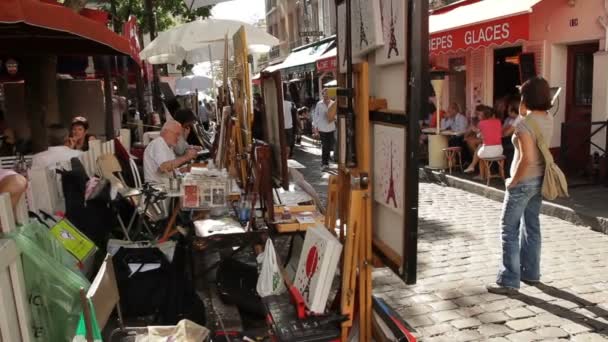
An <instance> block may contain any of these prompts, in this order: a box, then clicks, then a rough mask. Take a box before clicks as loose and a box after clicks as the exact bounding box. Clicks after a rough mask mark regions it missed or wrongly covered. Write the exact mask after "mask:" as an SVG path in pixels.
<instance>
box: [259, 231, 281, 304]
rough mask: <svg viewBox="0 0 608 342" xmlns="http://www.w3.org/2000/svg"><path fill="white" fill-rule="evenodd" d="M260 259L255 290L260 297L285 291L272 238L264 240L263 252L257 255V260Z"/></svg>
mask: <svg viewBox="0 0 608 342" xmlns="http://www.w3.org/2000/svg"><path fill="white" fill-rule="evenodd" d="M260 259H261V263H262V269H261V271H260V276H259V277H258V284H257V286H256V290H257V291H258V294H259V295H260V297H266V296H271V295H278V294H281V293H283V291H285V282H284V281H283V277H282V276H281V271H280V270H279V264H278V262H277V256H276V254H275V251H274V245H273V244H272V240H270V239H268V240H266V247H265V248H264V253H262V254H260V255H258V261H259V260H260Z"/></svg>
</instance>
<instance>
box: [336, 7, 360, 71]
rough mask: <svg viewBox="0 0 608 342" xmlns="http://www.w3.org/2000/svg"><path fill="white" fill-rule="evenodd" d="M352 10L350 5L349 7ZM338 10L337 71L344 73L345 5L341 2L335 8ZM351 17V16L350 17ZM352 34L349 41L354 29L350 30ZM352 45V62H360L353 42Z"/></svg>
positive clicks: (353, 35)
mask: <svg viewBox="0 0 608 342" xmlns="http://www.w3.org/2000/svg"><path fill="white" fill-rule="evenodd" d="M351 11H352V7H351ZM337 12H338V58H339V60H338V71H340V72H341V73H346V5H345V3H342V4H341V5H339V6H338V8H337ZM351 18H352V17H351ZM353 23H354V20H353V21H352V22H351V25H352V24H353ZM352 32H353V34H352V36H351V38H352V39H351V41H354V40H355V39H354V37H355V34H354V33H355V31H354V30H353V31H352ZM352 46H353V64H356V63H360V62H361V59H360V58H357V55H356V54H355V53H354V50H355V49H354V44H352Z"/></svg>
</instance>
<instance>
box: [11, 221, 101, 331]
mask: <svg viewBox="0 0 608 342" xmlns="http://www.w3.org/2000/svg"><path fill="white" fill-rule="evenodd" d="M35 224H36V223H32V225H35ZM31 227H32V226H31V225H26V226H25V227H24V228H23V229H20V230H19V231H17V232H16V233H14V234H11V235H9V236H10V237H11V238H12V239H13V240H14V241H15V243H16V244H17V246H18V247H19V250H20V251H21V253H22V255H23V257H22V260H23V278H24V280H25V291H26V295H27V298H28V304H29V307H30V312H31V317H32V323H31V328H32V335H33V336H34V341H41V342H48V341H52V342H63V341H65V342H69V341H71V340H72V338H73V337H74V334H75V332H76V327H77V326H78V319H79V317H80V313H81V312H82V305H81V302H80V289H81V288H83V289H85V290H87V289H88V288H89V286H90V283H89V281H88V280H87V279H85V278H84V277H83V275H82V274H81V273H80V272H77V271H74V270H73V267H70V265H72V264H73V261H70V262H67V261H66V260H69V258H68V257H66V255H65V253H68V252H67V251H64V253H60V252H59V251H60V249H55V248H56V247H52V248H53V249H55V252H56V253H57V254H55V255H53V253H49V251H48V249H49V248H51V247H50V246H52V245H49V244H46V243H45V244H43V243H41V242H40V241H37V240H36V239H32V238H31V236H32V235H28V234H25V233H23V232H24V231H28V230H30V231H31V229H30V228H31ZM42 236H44V235H43V234H37V237H38V238H41V237H42ZM47 242H48V241H47ZM72 260H73V259H72ZM66 262H67V264H68V265H66V264H65V263H66Z"/></svg>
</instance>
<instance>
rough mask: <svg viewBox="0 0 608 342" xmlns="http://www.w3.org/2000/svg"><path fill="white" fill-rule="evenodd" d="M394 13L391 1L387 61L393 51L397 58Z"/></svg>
mask: <svg viewBox="0 0 608 342" xmlns="http://www.w3.org/2000/svg"><path fill="white" fill-rule="evenodd" d="M395 21H396V18H395V12H394V11H393V0H391V16H390V24H389V25H390V29H389V31H390V35H391V36H390V39H389V43H388V54H387V56H386V58H387V59H391V54H392V52H393V51H395V55H397V56H399V49H398V48H397V37H395Z"/></svg>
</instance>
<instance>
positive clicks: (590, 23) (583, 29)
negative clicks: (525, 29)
mask: <svg viewBox="0 0 608 342" xmlns="http://www.w3.org/2000/svg"><path fill="white" fill-rule="evenodd" d="M604 13H605V10H604V0H576V5H575V6H574V7H570V6H568V0H543V1H541V2H540V3H538V4H537V5H536V6H534V9H533V12H532V14H531V16H530V40H531V41H535V40H536V41H538V40H547V41H548V42H550V43H557V44H559V43H570V42H584V41H590V40H598V39H603V38H604V29H603V28H602V26H601V25H600V24H599V23H598V20H597V18H598V16H599V15H602V14H604ZM573 20H574V21H576V22H577V25H576V26H570V25H571V21H573Z"/></svg>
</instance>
